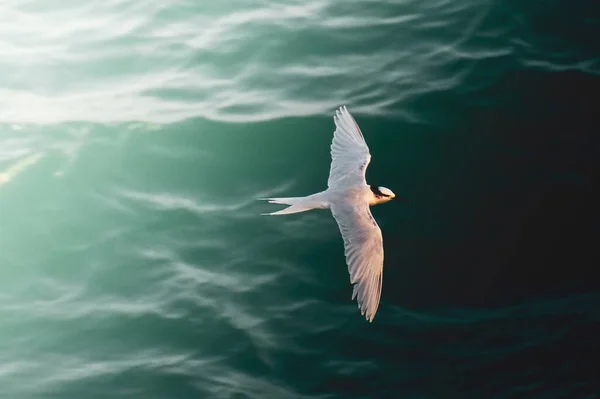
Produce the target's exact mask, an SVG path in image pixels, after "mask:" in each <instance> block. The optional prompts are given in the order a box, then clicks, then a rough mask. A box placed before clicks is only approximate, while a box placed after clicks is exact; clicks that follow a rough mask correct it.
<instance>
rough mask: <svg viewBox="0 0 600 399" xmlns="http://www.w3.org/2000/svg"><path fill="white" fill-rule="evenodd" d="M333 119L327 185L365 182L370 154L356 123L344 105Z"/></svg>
mask: <svg viewBox="0 0 600 399" xmlns="http://www.w3.org/2000/svg"><path fill="white" fill-rule="evenodd" d="M333 120H334V122H335V126H336V129H335V131H334V133H333V140H332V142H331V168H330V170H329V180H328V181H327V185H328V186H329V187H332V186H336V185H352V184H357V183H365V172H366V170H367V166H368V165H369V162H370V161H371V154H370V152H369V147H368V146H367V143H366V142H365V138H364V136H363V134H362V132H361V130H360V128H359V127H358V124H357V123H356V121H355V120H354V118H353V117H352V115H351V114H350V112H349V111H348V109H347V108H346V107H340V108H339V109H338V110H337V111H336V113H335V116H334V117H333Z"/></svg>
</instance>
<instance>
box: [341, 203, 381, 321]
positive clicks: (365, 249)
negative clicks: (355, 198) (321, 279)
mask: <svg viewBox="0 0 600 399" xmlns="http://www.w3.org/2000/svg"><path fill="white" fill-rule="evenodd" d="M331 213H332V214H333V217H334V218H335V220H336V221H337V223H338V226H339V228H340V232H341V233H342V237H343V239H344V252H345V255H346V263H347V264H348V272H349V273H350V282H351V283H352V284H355V285H354V291H353V293H352V299H354V298H356V300H357V302H358V307H359V308H360V311H361V313H362V314H363V315H364V316H365V317H366V318H367V320H369V321H373V318H374V317H375V313H376V312H377V308H378V307H379V300H380V298H381V288H382V278H383V238H382V235H381V229H380V228H379V226H378V225H377V222H376V221H375V219H374V218H373V215H371V210H370V209H369V205H368V204H367V203H365V204H361V205H356V204H353V203H349V202H347V203H342V204H332V205H331Z"/></svg>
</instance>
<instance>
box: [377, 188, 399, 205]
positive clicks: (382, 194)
mask: <svg viewBox="0 0 600 399" xmlns="http://www.w3.org/2000/svg"><path fill="white" fill-rule="evenodd" d="M370 187H371V192H372V193H373V200H372V203H371V205H375V204H383V203H384V202H388V201H391V200H393V199H399V200H403V198H401V197H396V194H394V192H393V191H392V190H390V189H389V188H386V187H382V186H370Z"/></svg>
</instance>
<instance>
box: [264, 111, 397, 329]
mask: <svg viewBox="0 0 600 399" xmlns="http://www.w3.org/2000/svg"><path fill="white" fill-rule="evenodd" d="M334 121H335V125H336V130H335V132H334V136H333V142H332V144H331V158H332V162H331V168H330V171H329V180H328V182H327V185H328V188H327V189H326V190H324V191H322V192H319V193H316V194H312V195H309V196H306V197H290V198H266V199H267V200H269V202H271V203H274V204H282V205H289V207H287V208H285V209H282V210H280V211H277V212H273V213H269V214H268V215H286V214H292V213H298V212H304V211H308V210H311V209H330V210H331V213H332V214H333V217H334V218H335V220H336V221H337V223H338V226H339V228H340V232H341V233H342V238H343V239H344V249H345V251H344V252H345V255H346V262H347V264H348V271H349V273H350V281H351V283H353V284H355V286H354V291H353V295H352V299H354V298H356V299H357V301H358V306H359V308H360V310H361V313H362V314H363V315H365V317H366V318H367V320H369V321H372V320H373V317H375V313H376V312H377V308H378V307H379V300H380V297H381V286H382V276H383V238H382V235H381V230H380V229H379V226H378V225H377V222H376V221H375V219H374V218H373V216H372V215H371V211H370V209H369V207H370V206H372V205H376V204H381V203H384V202H387V201H390V200H392V199H394V198H395V197H396V196H395V194H394V193H393V192H392V191H391V190H389V189H387V188H385V187H378V186H373V185H368V184H367V183H366V180H365V172H366V169H367V166H368V165H369V162H370V161H371V154H370V153H369V148H368V146H367V144H366V142H365V140H364V137H363V134H362V132H361V131H360V128H359V127H358V124H357V123H356V121H355V120H354V118H353V117H352V115H350V112H348V110H347V109H346V107H341V108H340V109H338V110H337V111H336V116H335V117H334Z"/></svg>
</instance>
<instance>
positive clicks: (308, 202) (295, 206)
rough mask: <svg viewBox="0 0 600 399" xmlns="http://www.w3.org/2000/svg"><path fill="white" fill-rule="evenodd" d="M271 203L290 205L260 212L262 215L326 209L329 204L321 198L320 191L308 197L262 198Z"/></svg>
mask: <svg viewBox="0 0 600 399" xmlns="http://www.w3.org/2000/svg"><path fill="white" fill-rule="evenodd" d="M262 199H263V200H266V201H269V203H271V204H281V205H290V206H288V207H287V208H284V209H282V210H280V211H277V212H272V213H262V215H289V214H291V213H299V212H305V211H310V210H311V209H327V208H329V204H328V203H327V202H326V201H324V200H323V199H322V193H317V194H313V195H309V196H308V197H288V198H262Z"/></svg>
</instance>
